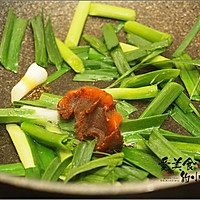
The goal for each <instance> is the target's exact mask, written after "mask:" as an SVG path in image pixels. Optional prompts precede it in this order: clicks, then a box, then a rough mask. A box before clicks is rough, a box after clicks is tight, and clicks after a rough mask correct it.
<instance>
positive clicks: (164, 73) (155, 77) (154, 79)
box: [120, 69, 180, 88]
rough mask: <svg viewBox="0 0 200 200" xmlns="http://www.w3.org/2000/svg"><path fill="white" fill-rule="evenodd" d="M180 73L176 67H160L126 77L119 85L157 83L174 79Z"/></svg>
mask: <svg viewBox="0 0 200 200" xmlns="http://www.w3.org/2000/svg"><path fill="white" fill-rule="evenodd" d="M179 73H180V70H177V69H162V70H156V71H152V72H148V73H145V74H141V75H137V76H133V77H128V78H125V79H123V80H122V82H121V85H120V87H121V88H127V87H142V86H147V85H151V84H156V83H157V84H159V83H161V82H166V81H167V80H169V79H171V78H173V79H175V78H176V77H177V76H178V75H179Z"/></svg>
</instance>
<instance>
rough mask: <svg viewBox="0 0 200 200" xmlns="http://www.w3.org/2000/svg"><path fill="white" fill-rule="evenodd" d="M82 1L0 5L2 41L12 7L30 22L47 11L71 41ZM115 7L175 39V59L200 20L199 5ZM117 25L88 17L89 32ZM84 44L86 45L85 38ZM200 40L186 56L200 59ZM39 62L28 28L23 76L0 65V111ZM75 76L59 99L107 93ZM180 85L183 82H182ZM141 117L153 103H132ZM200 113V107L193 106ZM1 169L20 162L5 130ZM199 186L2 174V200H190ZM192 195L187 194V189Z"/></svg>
mask: <svg viewBox="0 0 200 200" xmlns="http://www.w3.org/2000/svg"><path fill="white" fill-rule="evenodd" d="M77 3H78V2H77V1H30V2H28V1H16V2H15V1H0V13H1V17H0V39H1V38H2V34H3V30H4V26H5V23H6V18H7V14H8V9H9V7H12V8H13V10H14V13H15V14H16V15H17V16H18V17H22V18H26V19H31V18H32V17H34V16H35V15H36V14H38V13H40V12H41V8H44V13H45V15H46V16H51V18H52V24H53V27H54V31H55V35H56V37H58V38H59V39H61V40H63V41H64V39H65V37H66V34H67V31H68V29H69V26H70V22H71V20H72V17H73V14H74V11H75V9H76V6H77ZM101 3H106V4H110V5H116V6H122V7H128V8H132V9H135V11H136V20H137V21H138V22H141V23H143V24H145V25H148V26H150V27H152V28H155V29H158V30H160V31H163V32H168V33H170V34H171V35H172V38H173V44H172V45H171V47H170V48H168V50H167V52H165V53H164V55H165V56H166V57H169V58H171V55H172V54H173V52H174V50H175V49H176V48H177V47H178V46H179V45H180V43H181V42H182V40H183V39H184V37H185V36H186V35H187V33H188V31H189V30H190V28H191V27H192V25H193V24H194V22H195V20H196V19H197V17H198V16H199V15H200V2H199V1H109V2H101ZM108 22H111V23H113V24H116V23H117V21H116V20H112V19H106V18H99V17H88V19H87V21H86V24H85V27H84V30H83V32H84V33H88V34H90V35H95V36H97V37H101V36H102V32H101V27H102V25H104V24H105V23H108ZM119 40H120V41H122V42H125V41H126V39H125V34H124V33H123V32H122V31H121V32H120V33H119ZM80 44H81V45H84V44H86V43H85V42H84V41H83V40H82V39H81V41H80ZM199 44H200V35H199V33H198V35H197V36H196V37H195V39H194V40H193V41H192V43H191V44H190V46H189V47H188V48H187V49H186V51H187V52H188V53H189V54H190V55H191V56H192V57H193V58H198V57H199V53H198V48H199V47H200V45H199ZM33 62H34V39H33V33H32V29H31V27H30V24H29V25H28V27H27V29H26V33H25V37H24V40H23V43H22V47H21V53H20V60H19V71H18V73H17V74H14V73H12V72H10V71H7V70H5V69H4V68H3V67H2V66H0V102H1V106H0V107H2V108H3V107H11V106H12V105H11V103H10V92H11V89H12V88H13V86H14V85H15V84H16V83H17V82H18V81H19V80H20V79H21V77H22V76H23V75H24V73H25V72H26V70H27V68H28V66H29V65H30V64H31V63H33ZM47 70H48V73H49V74H51V73H53V72H54V71H55V67H54V66H53V65H52V66H51V65H49V67H48V69H47ZM73 76H74V73H73V72H72V70H71V71H70V72H68V73H66V74H65V75H63V76H62V77H60V78H59V79H57V80H56V81H54V82H53V83H51V84H50V85H49V86H50V88H51V89H52V91H53V93H54V94H58V95H65V94H66V93H67V91H68V90H71V89H76V88H79V87H82V86H85V85H89V86H96V87H99V88H104V87H106V86H108V85H109V84H110V83H109V82H95V83H85V82H73V81H72V78H73ZM177 81H178V82H180V83H181V81H180V80H177ZM132 103H133V104H134V105H135V106H136V107H137V108H138V112H137V113H136V114H135V115H134V117H138V116H139V115H140V114H141V113H142V111H143V110H144V109H145V107H146V106H147V104H148V102H145V101H134V102H132ZM194 105H195V106H196V108H197V109H198V110H200V104H199V103H197V102H194ZM162 127H163V128H165V129H167V130H170V131H173V132H176V133H179V134H185V135H187V134H188V133H187V132H186V131H185V130H184V129H183V128H182V127H181V126H180V125H178V124H177V123H176V122H175V121H174V120H172V119H171V118H169V119H167V120H166V121H165V122H164V124H163V125H162ZM0 129H1V131H0V164H6V163H15V162H17V161H19V158H18V155H17V153H16V151H15V148H14V146H13V144H12V142H11V139H10V138H9V136H8V134H7V133H6V130H5V126H4V125H0ZM199 186H200V183H199V182H195V181H193V182H192V181H190V182H189V183H188V184H185V183H181V182H165V183H163V182H161V181H160V180H158V179H156V180H150V181H146V182H144V183H126V184H122V185H118V184H116V185H102V184H100V185H96V184H82V185H78V184H71V183H68V184H60V183H47V182H42V181H37V180H29V179H24V178H19V177H13V176H9V175H5V174H0V188H1V191H0V197H27V198H29V197H49V198H51V197H64V198H79V197H81V198H83V197H89V198H105V197H107V198H126V197H127V198H157V197H159V198H176V197H180V198H191V197H198V192H199V191H198V187H199ZM188 189H189V191H190V192H186V190H187V191H188Z"/></svg>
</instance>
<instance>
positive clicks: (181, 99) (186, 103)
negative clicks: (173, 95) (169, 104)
mask: <svg viewBox="0 0 200 200" xmlns="http://www.w3.org/2000/svg"><path fill="white" fill-rule="evenodd" d="M175 104H176V105H177V106H178V107H179V108H180V109H181V110H182V111H183V112H184V113H187V112H192V109H191V106H190V105H191V101H190V99H189V98H188V97H187V95H186V94H185V93H184V92H182V93H181V94H180V95H179V96H178V98H177V99H176V100H175Z"/></svg>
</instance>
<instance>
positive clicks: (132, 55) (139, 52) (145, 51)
mask: <svg viewBox="0 0 200 200" xmlns="http://www.w3.org/2000/svg"><path fill="white" fill-rule="evenodd" d="M168 45H169V44H168V40H162V41H158V42H155V43H152V44H150V45H147V46H144V47H142V48H140V49H136V50H133V51H128V52H126V53H125V56H126V59H127V61H128V62H130V61H133V60H137V59H140V58H143V57H145V56H147V55H149V54H151V53H152V52H153V51H155V50H157V49H162V48H164V47H167V46H168Z"/></svg>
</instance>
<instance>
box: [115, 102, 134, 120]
mask: <svg viewBox="0 0 200 200" xmlns="http://www.w3.org/2000/svg"><path fill="white" fill-rule="evenodd" d="M116 110H117V112H119V113H120V114H121V115H122V116H123V118H128V117H129V115H130V114H132V113H134V112H136V111H137V110H138V109H137V108H136V107H134V106H133V105H131V104H130V103H128V102H126V101H124V100H123V101H119V102H117V104H116Z"/></svg>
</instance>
